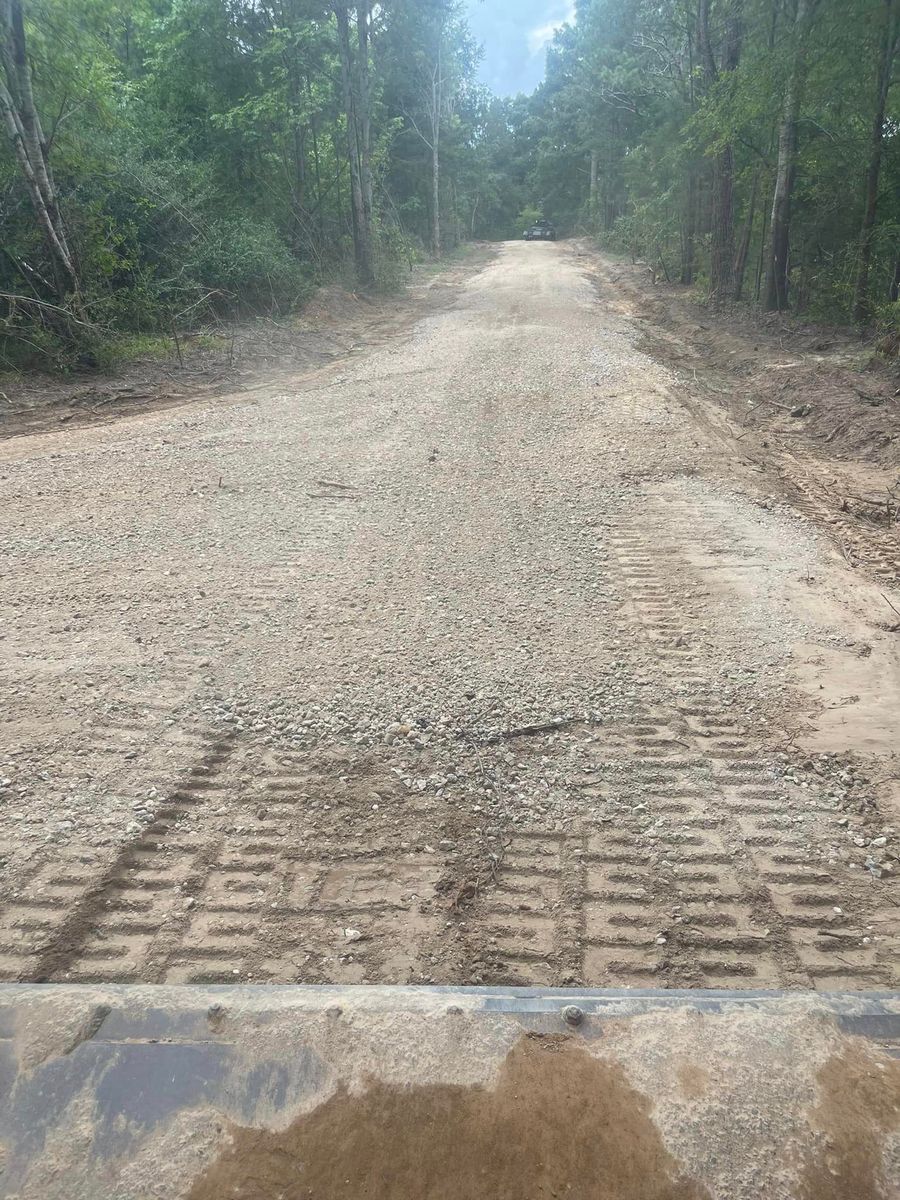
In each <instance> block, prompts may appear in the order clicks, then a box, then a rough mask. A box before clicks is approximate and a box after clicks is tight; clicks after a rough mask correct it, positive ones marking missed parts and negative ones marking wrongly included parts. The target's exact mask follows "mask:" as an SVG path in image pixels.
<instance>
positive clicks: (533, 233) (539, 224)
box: [522, 221, 556, 242]
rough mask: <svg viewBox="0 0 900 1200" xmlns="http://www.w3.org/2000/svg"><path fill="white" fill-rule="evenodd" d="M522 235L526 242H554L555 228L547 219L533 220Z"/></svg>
mask: <svg viewBox="0 0 900 1200" xmlns="http://www.w3.org/2000/svg"><path fill="white" fill-rule="evenodd" d="M522 237H523V238H524V239H525V241H526V242H555V241H556V230H555V228H554V227H553V226H552V225H551V224H550V222H549V221H535V223H534V224H533V225H529V226H528V228H527V229H526V230H525V232H524V233H523V234H522Z"/></svg>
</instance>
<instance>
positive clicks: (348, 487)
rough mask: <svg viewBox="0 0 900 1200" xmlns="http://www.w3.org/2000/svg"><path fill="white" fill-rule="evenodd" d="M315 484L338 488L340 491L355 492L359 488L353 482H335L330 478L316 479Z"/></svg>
mask: <svg viewBox="0 0 900 1200" xmlns="http://www.w3.org/2000/svg"><path fill="white" fill-rule="evenodd" d="M316 484H317V485H318V486H319V487H333V488H340V489H341V491H342V492H357V491H359V488H358V487H357V486H356V484H355V483H335V482H334V481H333V480H331V479H317V480H316Z"/></svg>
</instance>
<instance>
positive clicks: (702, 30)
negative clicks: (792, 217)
mask: <svg viewBox="0 0 900 1200" xmlns="http://www.w3.org/2000/svg"><path fill="white" fill-rule="evenodd" d="M741 3H742V0H730V3H729V4H728V6H727V11H726V14H725V20H724V42H723V45H722V50H721V68H720V67H718V66H717V65H716V57H715V53H714V50H713V46H712V40H711V38H710V31H709V6H710V0H699V5H698V9H697V43H698V48H699V50H700V55H701V59H702V62H703V74H704V83H705V90H706V91H709V89H710V88H712V86H713V84H715V83H716V82H717V80H718V79H719V78H720V75H721V74H722V73H726V74H730V73H731V72H732V71H734V69H735V68H736V67H737V65H738V61H739V60H740V53H741ZM709 231H710V252H709V279H710V295H711V297H712V299H713V300H714V301H716V302H720V301H722V300H723V299H724V298H725V297H726V296H728V295H730V294H731V293H732V292H733V289H734V259H735V254H734V152H733V150H732V147H731V146H730V145H726V146H723V147H722V149H721V150H719V151H718V152H717V153H716V155H715V158H714V159H713V171H712V194H711V197H710V219H709Z"/></svg>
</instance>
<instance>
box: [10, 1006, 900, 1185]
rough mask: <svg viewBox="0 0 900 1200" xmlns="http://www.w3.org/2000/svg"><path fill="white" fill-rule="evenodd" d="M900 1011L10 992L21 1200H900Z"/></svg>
mask: <svg viewBox="0 0 900 1200" xmlns="http://www.w3.org/2000/svg"><path fill="white" fill-rule="evenodd" d="M898 1052H900V995H898V994H897V993H886V992H861V993H843V994H822V993H807V992H793V993H788V992H759V991H746V992H744V991H735V992H725V991H643V990H623V991H603V990H600V991H598V990H581V989H577V988H566V989H534V988H492V987H485V988H473V987H381V986H372V987H365V986H355V987H340V986H283V987H266V986H258V987H253V986H242V985H235V986H232V987H205V986H190V987H187V986H185V987H169V986H141V985H135V986H107V985H102V984H98V985H96V986H74V985H73V986H69V985H66V984H59V985H5V986H0V1195H2V1196H3V1197H7V1198H10V1200H11V1198H13V1197H15V1198H16V1200H37V1198H40V1200H148V1198H150V1197H152V1198H154V1200H235V1198H236V1200H300V1198H301V1197H310V1198H314V1200H335V1198H337V1197H340V1198H342V1200H413V1198H415V1200H506V1198H510V1200H512V1198H513V1197H515V1200H530V1198H531V1197H542V1198H543V1197H554V1196H556V1197H566V1198H568V1200H582V1198H583V1200H588V1198H590V1200H649V1198H655V1200H713V1198H715V1197H726V1196H727V1197H728V1198H729V1200H743V1198H745V1197H746V1198H747V1200H791V1198H794V1197H796V1198H797V1200H824V1198H826V1197H827V1198H828V1200H840V1198H842V1197H847V1198H849V1197H854V1200H875V1198H879V1197H883V1198H884V1200H887V1198H888V1197H894V1198H895V1197H896V1196H897V1195H900V1062H898Z"/></svg>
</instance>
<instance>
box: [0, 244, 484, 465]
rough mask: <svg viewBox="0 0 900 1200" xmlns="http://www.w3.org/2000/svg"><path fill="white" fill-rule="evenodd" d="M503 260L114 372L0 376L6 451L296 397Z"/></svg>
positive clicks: (196, 336) (0, 425) (171, 350)
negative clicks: (62, 436)
mask: <svg viewBox="0 0 900 1200" xmlns="http://www.w3.org/2000/svg"><path fill="white" fill-rule="evenodd" d="M495 253H496V248H495V247H492V246H491V245H490V244H488V243H481V242H479V243H473V244H471V245H468V246H466V247H465V249H464V251H463V252H462V253H461V254H460V255H459V257H457V258H455V259H453V260H451V261H450V262H448V263H446V264H444V265H443V266H442V267H440V268H436V267H435V265H434V264H428V265H425V266H418V267H414V268H413V269H412V270H411V271H410V273H409V276H408V279H407V281H406V282H405V284H404V286H403V287H402V289H401V290H400V291H399V292H397V293H395V294H390V295H383V296H367V295H365V294H363V293H356V292H350V291H347V290H346V289H345V288H342V287H340V286H338V285H328V286H326V287H322V288H320V289H319V290H318V291H317V292H316V293H315V295H314V296H313V298H312V299H311V300H310V301H309V303H308V304H306V305H304V307H303V309H302V310H301V311H300V312H299V313H297V314H296V315H295V316H294V317H291V318H285V319H281V320H268V319H265V318H260V319H259V320H256V321H248V322H244V323H240V324H237V323H236V324H233V325H228V324H223V325H221V326H219V327H216V328H210V329H201V330H197V331H196V332H194V333H188V334H185V333H180V334H179V335H178V338H177V339H176V338H175V337H174V336H173V338H172V339H171V344H170V345H169V347H168V350H167V352H165V353H164V354H162V355H161V356H160V355H154V356H137V357H135V358H134V359H132V360H130V361H128V362H127V363H123V364H122V365H121V366H120V367H118V368H116V369H114V370H110V371H108V372H102V371H97V370H87V371H85V372H83V373H81V374H72V375H67V376H59V375H45V374H42V373H33V374H22V375H12V376H11V375H6V376H0V441H2V440H4V439H6V438H11V437H21V436H23V435H26V434H34V433H50V432H53V431H57V430H60V429H67V428H78V427H81V426H92V425H107V424H110V423H111V422H114V421H119V420H121V419H123V418H126V417H134V416H141V415H145V414H147V413H152V412H157V411H160V410H162V409H167V408H177V407H183V406H185V405H189V404H194V403H197V402H206V401H209V400H219V401H221V402H222V403H228V402H229V400H230V399H235V400H238V399H241V398H243V397H246V396H247V394H248V393H253V394H255V395H258V396H259V397H260V398H262V397H264V396H266V395H272V394H274V393H276V392H278V391H284V390H285V389H286V388H292V387H294V386H296V385H298V384H300V383H302V382H303V381H304V380H306V379H308V378H310V376H314V375H315V373H316V372H317V371H319V370H321V369H323V368H327V367H328V366H329V365H331V364H333V363H335V362H340V361H343V360H345V359H347V358H349V357H351V356H354V357H355V356H358V355H364V354H366V353H367V352H370V351H371V350H372V349H373V348H374V347H376V346H380V345H383V344H384V343H385V342H388V341H390V340H392V339H393V338H397V337H403V336H405V335H407V334H408V333H409V332H410V330H411V329H412V327H413V326H414V324H415V323H416V321H418V320H420V319H421V318H422V317H424V316H427V315H428V313H431V312H436V311H439V310H440V309H442V308H444V307H446V306H447V305H448V304H451V303H452V302H453V300H454V297H455V296H456V294H457V293H458V291H459V288H460V287H461V286H462V285H463V283H464V282H465V280H466V279H468V278H469V277H470V276H471V275H472V274H474V273H475V272H477V271H480V270H482V269H483V268H484V267H485V266H486V264H487V263H488V262H490V260H491V258H492V257H493V256H494V254H495Z"/></svg>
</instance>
